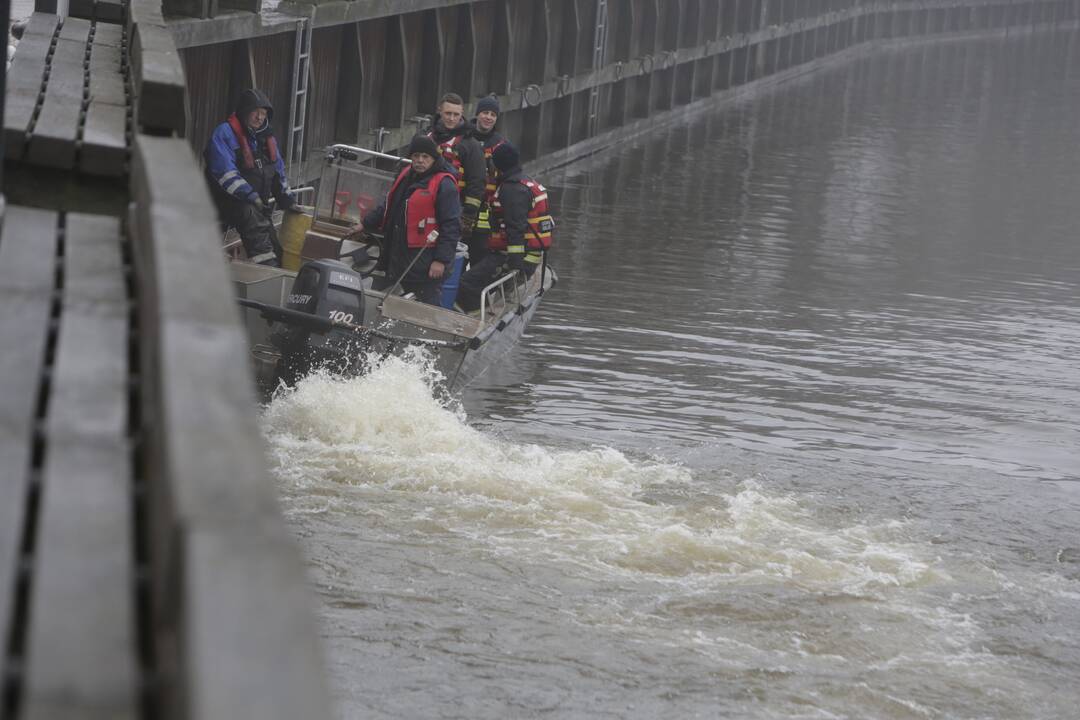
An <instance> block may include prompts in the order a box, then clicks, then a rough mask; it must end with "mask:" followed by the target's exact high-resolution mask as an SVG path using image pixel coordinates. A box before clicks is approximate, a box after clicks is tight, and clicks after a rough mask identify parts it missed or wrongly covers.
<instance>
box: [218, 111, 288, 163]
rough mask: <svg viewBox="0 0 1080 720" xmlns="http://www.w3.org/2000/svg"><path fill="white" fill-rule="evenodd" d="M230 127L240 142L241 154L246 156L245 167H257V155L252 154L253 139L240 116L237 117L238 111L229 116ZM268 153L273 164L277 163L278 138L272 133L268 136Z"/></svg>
mask: <svg viewBox="0 0 1080 720" xmlns="http://www.w3.org/2000/svg"><path fill="white" fill-rule="evenodd" d="M229 127H231V128H232V131H233V135H235V136H236V141H237V142H238V143H240V154H241V155H242V156H243V158H244V168H243V169H245V170H251V169H253V168H254V167H255V156H254V155H252V154H251V140H250V139H249V138H248V134H247V130H245V129H244V126H243V125H241V124H240V118H238V117H236V113H233V114H232V115H230V116H229ZM266 154H267V155H269V156H270V164H271V165H275V164H277V159H278V152H277V140H276V139H275V138H274V136H273V134H272V133H271V134H268V135H267V138H266Z"/></svg>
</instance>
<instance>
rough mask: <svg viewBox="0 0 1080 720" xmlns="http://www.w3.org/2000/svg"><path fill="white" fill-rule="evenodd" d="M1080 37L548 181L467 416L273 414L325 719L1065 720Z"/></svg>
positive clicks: (767, 97)
mask: <svg viewBox="0 0 1080 720" xmlns="http://www.w3.org/2000/svg"><path fill="white" fill-rule="evenodd" d="M1078 114H1080V39H1078V38H1077V36H1076V35H1075V34H1074V35H1069V34H1056V35H1035V36H1027V37H1022V38H1014V39H1009V40H994V41H977V42H976V41H967V42H963V43H949V44H941V45H929V46H925V47H915V48H908V49H904V50H897V51H888V52H884V53H881V54H878V55H875V56H872V57H868V58H864V59H859V60H855V61H852V62H850V63H848V64H845V65H842V66H837V67H835V68H833V69H829V70H825V71H823V72H820V73H817V74H815V75H812V76H810V77H807V78H803V79H801V80H799V81H797V82H793V83H788V84H786V85H784V86H782V87H780V88H778V89H776V90H774V91H770V92H769V93H761V94H758V95H756V96H752V97H747V98H746V99H745V100H742V101H740V102H739V103H738V104H736V105H728V106H724V107H722V108H720V109H716V110H713V111H710V112H709V113H708V114H706V115H701V116H700V117H697V118H695V119H692V120H690V121H688V123H687V124H686V125H684V126H679V127H669V128H661V129H657V130H656V131H655V132H654V133H652V134H651V135H649V136H646V137H644V138H642V139H641V140H640V141H637V142H635V143H633V144H632V146H629V147H627V148H626V150H625V151H624V152H622V153H621V154H620V155H618V156H616V157H607V158H604V159H600V160H597V161H593V162H592V163H591V164H590V166H588V167H586V168H584V169H576V170H571V171H569V172H568V173H566V174H565V175H561V176H558V177H549V178H544V179H545V180H547V181H548V184H549V185H550V186H551V187H552V189H553V191H554V192H555V193H556V194H557V206H556V207H557V210H558V211H559V217H560V225H559V240H558V242H559V247H558V251H557V253H556V254H555V257H554V263H555V265H556V267H557V268H558V269H559V271H560V276H561V278H562V282H561V284H560V285H559V286H558V287H557V288H556V291H555V292H553V293H552V294H551V295H550V296H549V297H548V298H547V299H545V302H544V305H543V306H542V307H541V310H540V313H539V314H538V315H537V317H536V318H535V320H534V324H533V326H532V328H531V331H530V334H529V336H527V337H526V339H525V340H524V341H523V343H522V345H521V346H520V347H518V348H517V349H516V350H515V351H514V352H513V353H512V354H511V355H510V356H509V357H508V359H507V363H506V366H505V367H503V368H500V369H499V370H498V371H496V372H493V373H491V374H490V376H489V377H487V378H486V379H485V380H484V381H483V382H482V383H480V384H478V385H477V386H476V387H473V388H471V389H469V390H468V391H467V392H466V393H465V395H464V397H463V398H462V399H461V402H458V401H456V400H447V399H446V398H444V397H443V396H442V395H441V393H439V392H438V391H432V390H431V387H430V383H431V376H430V373H427V372H425V371H424V369H423V366H422V362H421V361H420V360H417V359H414V360H412V361H409V362H405V361H390V362H387V363H386V364H384V365H383V366H382V367H380V368H379V369H378V370H377V371H375V372H374V373H373V374H372V375H370V376H368V377H366V378H362V379H358V380H353V381H349V382H341V381H333V380H329V379H327V378H321V377H316V378H312V379H310V380H309V381H307V382H305V383H304V384H302V385H301V387H300V388H299V389H298V390H297V391H296V392H294V393H291V394H288V395H284V396H282V397H280V398H278V399H277V400H275V401H274V403H272V404H271V405H270V406H269V407H268V409H267V411H266V413H265V417H264V421H265V427H266V432H267V436H268V438H269V440H270V444H271V448H272V451H273V454H274V458H275V476H276V477H277V478H278V479H279V481H280V484H281V487H282V492H283V496H284V502H285V508H286V512H287V514H288V515H289V518H290V520H291V522H292V524H293V526H294V528H295V529H296V532H297V533H298V535H299V536H300V537H301V539H302V543H303V545H304V549H305V551H306V553H307V555H308V557H309V558H310V560H311V572H312V577H313V581H314V582H315V583H316V587H317V589H318V591H319V598H320V600H321V603H322V606H321V607H322V610H321V616H322V619H323V623H324V634H325V637H326V641H327V647H328V656H329V658H330V669H331V680H332V685H333V690H334V693H335V697H336V698H337V699H338V703H339V707H340V715H341V716H342V717H345V718H370V717H375V718H402V717H410V718H411V717H425V718H426V717H433V718H524V717H540V716H549V717H560V718H562V717H574V718H594V717H620V718H621V717H627V718H654V717H679V718H682V717H747V718H788V717H806V718H829V717H853V718H856V717H857V718H865V717H887V718H908V717H910V718H939V717H940V718H944V717H973V718H974V717H980V718H981V717H993V718H1020V717H1033V718H1072V717H1076V707H1077V703H1078V702H1080V693H1078V692H1077V690H1076V689H1075V678H1076V677H1078V676H1080V630H1078V628H1080V540H1078V539H1077V538H1078V531H1077V527H1078V521H1080V493H1077V492H1076V490H1077V485H1076V484H1075V482H1074V481H1075V480H1076V479H1077V476H1078V474H1080V470H1078V468H1080V450H1078V449H1077V447H1076V446H1077V442H1076V436H1077V430H1078V426H1080V422H1078V420H1080V390H1078V389H1077V384H1078V383H1077V375H1078V373H1077V371H1076V360H1075V358H1076V356H1077V355H1078V351H1080V329H1078V328H1080V302H1078V300H1077V293H1076V278H1077V271H1078V270H1080V244H1078V243H1077V240H1076V238H1077V233H1076V227H1077V224H1078V221H1080V204H1078V203H1077V193H1076V187H1077V184H1078V181H1080V171H1078V170H1077V168H1078V167H1080V124H1078V123H1076V120H1075V118H1076V117H1077V116H1078Z"/></svg>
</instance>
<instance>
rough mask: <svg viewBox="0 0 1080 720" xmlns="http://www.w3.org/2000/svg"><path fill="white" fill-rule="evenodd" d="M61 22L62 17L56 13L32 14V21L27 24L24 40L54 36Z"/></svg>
mask: <svg viewBox="0 0 1080 720" xmlns="http://www.w3.org/2000/svg"><path fill="white" fill-rule="evenodd" d="M59 22H60V18H59V16H57V15H56V14H55V13H44V12H35V13H33V14H32V15H31V16H30V22H28V23H27V24H26V30H24V31H23V40H26V39H27V38H32V37H48V38H52V36H53V34H54V33H55V32H56V26H57V24H59ZM20 42H21V41H20Z"/></svg>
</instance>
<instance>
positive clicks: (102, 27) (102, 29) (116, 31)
mask: <svg viewBox="0 0 1080 720" xmlns="http://www.w3.org/2000/svg"><path fill="white" fill-rule="evenodd" d="M99 2H100V0H99ZM123 44H124V26H123V25H107V24H104V23H98V24H97V25H96V26H95V27H94V52H95V53H97V52H98V50H99V49H100V47H99V46H101V47H112V48H119V47H121V46H122V45H123Z"/></svg>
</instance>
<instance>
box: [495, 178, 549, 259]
mask: <svg viewBox="0 0 1080 720" xmlns="http://www.w3.org/2000/svg"><path fill="white" fill-rule="evenodd" d="M506 182H518V183H521V184H522V185H524V186H525V187H527V188H528V189H529V192H530V193H531V194H532V205H531V206H530V208H529V213H528V215H527V216H526V221H527V222H528V228H527V229H526V231H525V247H510V246H509V245H508V244H507V237H506V222H505V220H504V219H503V208H502V202H500V200H499V193H500V192H501V191H502V185H499V189H498V190H496V191H495V199H494V201H493V202H492V205H491V210H492V215H493V220H494V223H493V224H494V228H495V229H494V231H493V232H492V233H491V237H490V239H489V240H488V249H489V250H506V251H508V252H521V253H524V252H525V250H526V248H528V250H529V252H530V253H532V252H540V251H543V250H547V249H548V248H550V247H551V233H552V231H553V230H554V229H555V219H554V218H552V217H551V211H550V210H549V209H548V194H547V189H546V188H544V186H543V185H541V184H540V183H538V182H536V181H535V180H533V179H531V178H526V177H523V178H521V179H520V180H507V181H504V182H503V184H505V183H506Z"/></svg>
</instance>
